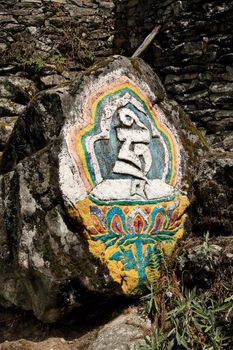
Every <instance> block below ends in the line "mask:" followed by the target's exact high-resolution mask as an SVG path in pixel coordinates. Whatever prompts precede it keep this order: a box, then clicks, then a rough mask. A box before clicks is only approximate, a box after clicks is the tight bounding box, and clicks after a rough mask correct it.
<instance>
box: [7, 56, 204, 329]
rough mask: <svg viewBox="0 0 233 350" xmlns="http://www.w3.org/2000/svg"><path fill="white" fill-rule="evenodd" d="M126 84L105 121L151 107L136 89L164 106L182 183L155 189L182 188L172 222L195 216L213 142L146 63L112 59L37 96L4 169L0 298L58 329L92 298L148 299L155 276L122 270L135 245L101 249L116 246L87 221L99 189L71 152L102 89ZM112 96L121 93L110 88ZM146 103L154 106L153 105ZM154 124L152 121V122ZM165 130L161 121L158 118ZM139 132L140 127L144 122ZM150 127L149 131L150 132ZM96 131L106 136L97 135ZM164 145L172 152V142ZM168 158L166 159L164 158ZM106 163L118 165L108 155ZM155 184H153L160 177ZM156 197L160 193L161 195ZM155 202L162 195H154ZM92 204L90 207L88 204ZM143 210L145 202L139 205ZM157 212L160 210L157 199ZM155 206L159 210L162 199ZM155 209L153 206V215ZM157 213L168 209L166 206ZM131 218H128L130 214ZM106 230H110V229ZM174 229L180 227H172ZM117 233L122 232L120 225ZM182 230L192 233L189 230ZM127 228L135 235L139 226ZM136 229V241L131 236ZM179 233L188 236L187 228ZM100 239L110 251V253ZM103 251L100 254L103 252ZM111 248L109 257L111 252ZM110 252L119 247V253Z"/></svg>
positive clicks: (15, 135) (13, 136) (10, 144)
mask: <svg viewBox="0 0 233 350" xmlns="http://www.w3.org/2000/svg"><path fill="white" fill-rule="evenodd" d="M128 79H130V80H128ZM122 81H124V82H125V81H126V82H125V83H124V84H126V90H124V89H123V92H122V95H119V96H118V95H117V98H115V99H113V100H111V99H112V95H111V94H110V97H109V98H110V102H109V105H108V104H106V102H104V101H105V100H103V103H105V105H104V106H105V107H104V108H105V109H104V110H103V112H101V117H102V116H104V117H105V116H108V114H106V113H110V117H111V118H113V116H114V115H115V114H114V113H115V111H116V110H117V111H118V108H120V107H121V108H126V107H124V106H125V104H126V103H129V102H127V101H131V99H132V101H133V102H132V103H134V104H136V105H137V108H138V110H139V108H141V109H142V108H145V107H142V106H143V105H141V104H140V103H142V102H140V101H141V100H140V99H139V97H138V99H139V100H136V98H135V97H134V95H133V94H134V93H135V92H132V91H134V90H133V89H134V85H135V86H139V87H138V89H145V92H144V93H145V94H146V95H145V96H148V97H147V98H150V103H151V104H150V106H154V108H157V109H156V111H157V112H156V113H158V116H160V118H161V125H165V124H163V121H164V120H166V128H168V126H169V125H170V129H169V130H171V131H166V130H167V129H165V126H161V128H164V130H165V131H164V133H165V132H167V133H168V135H170V134H169V132H170V133H171V132H172V133H174V135H175V136H167V138H169V137H170V141H169V142H170V143H169V145H170V148H168V146H161V147H167V148H166V149H167V152H170V153H168V154H170V157H171V159H173V158H174V159H175V160H176V162H177V163H174V165H173V168H171V165H170V163H168V161H167V160H166V162H165V160H164V162H165V165H164V167H165V170H164V171H168V170H167V169H170V170H169V173H168V175H169V174H170V173H171V174H173V176H174V178H175V176H177V179H176V182H175V184H174V188H173V187H172V186H171V185H169V184H167V183H165V182H163V181H162V180H160V179H158V178H155V181H157V180H158V181H160V182H161V183H160V185H159V186H158V185H157V187H156V188H153V191H154V190H156V191H159V193H160V191H161V188H162V189H164V188H165V190H166V191H167V189H169V191H171V190H172V192H173V191H177V192H175V194H174V196H175V197H174V196H173V197H172V199H170V197H168V200H169V201H168V203H169V204H168V203H167V201H166V202H164V211H165V213H167V212H166V210H167V211H168V214H166V215H173V212H174V211H175V210H177V207H178V206H179V205H180V203H182V207H181V208H179V210H181V214H179V215H178V217H179V220H178V221H177V225H180V220H185V218H186V216H185V215H183V214H184V211H185V208H186V206H187V202H188V199H187V197H186V196H185V194H187V196H190V190H191V187H190V186H191V182H192V177H193V175H194V169H195V168H196V162H197V161H198V157H200V156H201V155H203V154H204V153H205V151H206V149H208V147H207V146H206V143H205V140H204V139H203V137H202V135H201V134H200V133H199V132H198V131H197V130H196V128H195V126H194V125H193V124H192V123H191V122H190V120H189V119H188V117H187V116H186V115H185V114H184V112H183V111H182V110H181V109H180V108H179V106H178V105H177V103H175V102H172V101H169V100H168V99H167V97H166V94H165V91H164V89H163V86H162V85H161V83H160V81H159V79H158V77H157V76H156V75H155V74H154V73H153V72H152V70H151V69H150V68H149V66H147V65H146V64H145V63H144V62H143V61H142V60H140V59H134V60H129V59H127V58H125V57H121V56H114V57H110V58H108V59H106V60H105V61H103V62H100V63H99V64H98V65H96V66H93V67H92V68H91V69H89V70H87V71H86V72H85V73H83V74H82V75H81V76H80V77H79V78H77V79H76V80H75V81H73V82H69V83H67V84H66V85H64V86H61V87H55V88H53V89H50V90H46V91H44V92H43V93H40V94H38V95H37V96H35V97H34V98H33V99H32V100H31V102H30V104H29V106H28V108H27V111H26V113H25V114H24V115H23V116H22V117H20V118H19V119H18V121H17V124H16V125H15V127H14V130H13V132H12V134H11V136H10V139H9V141H8V143H7V146H6V148H5V150H4V153H3V156H2V158H1V163H0V168H1V173H2V176H1V184H0V191H1V194H0V198H1V204H0V211H1V217H2V218H3V220H2V225H1V231H0V237H1V238H0V241H2V242H3V243H2V245H1V248H0V249H1V250H0V257H1V260H0V270H1V274H0V283H1V284H4V288H3V289H0V297H1V300H4V305H6V304H7V303H8V304H10V305H15V306H17V307H21V308H23V309H31V310H33V312H34V314H35V315H36V317H38V318H39V319H41V320H43V321H46V322H53V321H55V320H57V319H58V318H60V317H62V316H63V314H65V313H67V312H68V311H69V310H71V309H73V308H74V307H79V306H81V305H83V303H84V301H85V300H86V298H87V295H90V296H91V295H92V293H94V295H98V297H99V298H100V300H101V299H104V298H106V297H108V298H109V297H111V296H116V295H125V296H131V295H132V291H133V293H134V290H135V288H138V289H137V294H138V295H141V293H142V291H143V288H145V283H146V277H145V276H146V273H143V274H142V277H141V275H139V272H140V273H141V270H140V271H139V272H138V270H135V269H134V266H136V267H135V268H138V265H137V264H135V265H132V266H131V265H129V264H128V265H127V261H128V260H127V259H128V257H127V255H126V260H123V263H122V262H121V265H120V264H119V263H118V260H117V259H118V258H119V256H121V255H122V256H123V255H124V254H130V249H131V246H129V244H134V242H133V243H127V245H126V247H127V249H126V248H124V247H123V248H122V250H121V251H120V250H119V249H120V248H118V247H119V246H118V245H116V244H115V242H114V241H113V242H111V244H110V245H109V246H107V245H106V248H104V250H102V249H103V244H105V241H107V240H108V239H109V236H108V231H107V233H106V234H107V237H106V239H105V237H103V238H104V240H103V243H101V242H97V240H96V237H95V236H92V234H93V235H94V234H95V231H93V230H95V227H94V226H93V227H92V226H90V225H94V224H93V223H96V224H97V225H98V222H97V221H94V220H95V219H93V221H92V219H88V218H89V216H90V217H91V214H92V212H91V210H92V208H97V209H98V208H99V207H97V206H96V203H95V202H92V201H91V199H90V198H89V192H88V191H90V190H87V188H86V187H85V185H84V183H83V182H82V181H83V179H82V178H81V177H80V174H83V173H82V172H81V171H78V170H77V167H76V165H75V162H74V158H73V153H70V152H71V151H69V148H68V147H70V144H69V142H70V141H68V140H69V137H70V136H69V135H72V134H70V131H71V130H72V132H73V130H74V129H73V128H74V126H76V127H77V125H78V126H79V125H82V124H80V123H83V122H85V123H86V121H85V118H86V116H88V118H90V117H91V114H89V113H88V114H87V115H86V114H84V115H83V111H84V112H85V111H86V108H87V107H86V103H87V102H86V101H89V98H90V96H92V94H96V93H97V92H98V89H102V88H103V86H104V87H105V89H106V86H107V87H108V84H113V86H114V84H116V83H117V84H119V82H121V84H122ZM127 82H128V83H127ZM127 84H129V86H130V87H131V85H132V87H131V88H130V87H128V85H127ZM130 84H131V85H130ZM110 86H111V85H110ZM117 86H118V85H117ZM119 86H120V87H121V86H122V85H119ZM124 86H125V85H123V87H124ZM127 89H128V90H127ZM130 89H131V90H132V91H131V90H130ZM135 89H136V88H135ZM110 91H112V90H111V89H110ZM135 91H137V90H135ZM117 93H118V92H117ZM131 94H132V95H131ZM101 96H102V95H101ZM142 96H143V95H142ZM103 98H104V97H103ZM144 98H146V97H144ZM7 101H9V100H7ZM137 101H138V102H137ZM139 102H140V103H139ZM115 103H117V105H115ZM118 103H119V105H118ZM147 103H148V106H149V102H147ZM109 106H110V107H109ZM119 106H120V107H119ZM122 106H123V107H122ZM93 108H94V107H93ZM109 108H110V109H109ZM121 108H120V109H121ZM135 108H136V107H135ZM148 108H149V107H148ZM150 108H152V107H150ZM109 111H110V112H109ZM139 111H140V110H139ZM142 111H144V112H142ZM145 111H146V110H144V109H142V110H141V112H140V113H142V115H143V116H144V115H146V114H145V113H146V112H145ZM154 111H155V109H154ZM113 112H114V113H113ZM85 113H86V112H85ZM138 113H139V112H138ZM147 113H149V112H147ZM154 113H155V112H154ZM143 116H142V117H141V118H143ZM156 116H157V114H156ZM158 116H157V117H153V118H155V120H156V118H159V117H158ZM117 118H118V116H117ZM147 118H149V117H148V116H147ZM150 118H151V119H148V123H149V122H150V123H152V120H154V119H152V117H150ZM136 120H137V119H136ZM142 120H143V119H142ZM107 122H108V123H109V121H108V120H105V122H102V123H101V127H102V128H103V127H105V125H106V123H107ZM126 123H127V121H126ZM157 123H159V122H158V121H157ZM164 123H165V121H164ZM90 125H92V124H90ZM143 125H144V124H143ZM152 125H153V124H152ZM139 127H141V124H140V123H139ZM96 128H97V126H96ZM145 128H146V130H147V127H145ZM151 128H152V126H151ZM75 130H76V129H75ZM83 130H86V129H85V128H84V129H83ZM97 130H99V129H98V128H97ZM127 130H128V129H127ZM132 130H133V129H132ZM153 132H155V131H153ZM101 135H102V134H101ZM146 135H147V134H146ZM159 135H160V134H159ZM162 135H163V134H162ZM159 137H164V139H165V140H166V138H165V136H159ZM100 140H101V139H100ZM106 140H108V139H106ZM175 140H177V141H175ZM178 141H179V143H178ZM104 142H105V141H104ZM160 142H161V141H160ZM167 142H168V141H167ZM176 142H177V143H176ZM72 144H73V143H72ZM161 144H162V145H163V144H165V145H166V143H165V141H164V143H162V142H161ZM73 145H74V144H73ZM172 145H173V146H172ZM172 147H174V149H175V151H174V153H171V152H172V151H171V149H172ZM75 149H76V148H73V146H72V152H73V151H74V152H76V151H75ZM106 151H107V152H109V149H108V148H107V147H106V146H105V143H104V144H103V152H106ZM95 154H96V153H95V152H94V153H92V155H91V156H92V157H94V156H95ZM100 154H101V156H102V152H101V153H97V155H98V156H100ZM163 154H166V153H165V151H164V153H162V155H163ZM163 157H165V156H161V161H162V162H163ZM106 158H108V159H111V158H110V157H107V156H106ZM114 162H116V160H114ZM113 165H114V164H113ZM107 166H108V165H107ZM95 169H96V168H95ZM103 169H104V168H103ZM173 169H176V171H174V170H173ZM107 170H108V168H107ZM176 174H177V175H176ZM178 174H179V175H178ZM169 176H170V175H169ZM107 179H108V178H107ZM152 179H153V181H154V177H153V178H152ZM156 179H157V180H156ZM120 181H121V178H120ZM164 181H165V180H164ZM103 182H104V181H103ZM101 183H102V182H100V184H101ZM122 184H124V182H123V183H122ZM126 184H128V182H127V183H126ZM96 187H97V186H96ZM118 187H119V185H118ZM119 188H120V187H119ZM112 189H113V190H114V191H115V190H116V189H117V186H112V187H110V189H109V190H108V191H105V192H103V193H101V192H100V195H101V196H102V195H104V196H107V195H108V192H109V191H110V194H111V191H112ZM94 190H95V188H94ZM117 190H118V189H117ZM124 191H125V190H124ZM137 191H138V190H137ZM151 193H152V194H153V192H151ZM169 193H170V192H169ZM156 195H157V194H156ZM127 196H128V194H127ZM130 196H131V194H130ZM132 196H133V195H132ZM143 196H144V195H143ZM153 196H155V195H154V194H153ZM157 196H158V195H157ZM176 196H177V197H176ZM181 196H182V197H181ZM114 198H115V197H114ZM127 198H128V197H127ZM130 198H131V197H130ZM140 198H141V197H140ZM146 198H147V197H146ZM156 198H157V197H156ZM159 198H161V194H159ZM166 198H167V197H166ZM174 198H177V200H175V199H174ZM110 199H111V198H110ZM83 200H84V201H86V203H87V204H83V203H84V202H82V201H83ZM159 200H160V202H159V203H163V202H161V199H159ZM90 201H91V202H90ZM89 202H90V203H91V207H88V206H87V208H86V207H85V205H89V204H88V203H89ZM80 203H81V204H80ZM104 203H106V205H104V207H106V206H107V207H106V208H107V210H109V213H110V214H111V212H112V211H111V212H110V210H111V209H108V206H109V205H110V202H109V200H107V202H106V201H105V202H104ZM130 203H131V202H130ZM133 203H134V202H133ZM136 203H137V202H136ZM139 203H141V202H140V201H139ZM146 203H147V202H146ZM77 205H78V206H77ZM138 205H139V204H136V205H134V204H133V205H132V206H131V204H130V205H129V210H133V209H134V206H135V208H136V209H135V210H139V209H138V208H139V207H138ZM148 205H149V206H150V205H151V204H150V202H149V203H148ZM153 205H156V206H157V205H159V204H158V203H157V202H156V203H155V204H153ZM153 205H152V209H153V210H154V207H153ZM104 207H103V206H102V204H101V207H100V208H99V209H98V210H99V211H101V210H102V209H104ZM85 208H86V209H85ZM116 208H118V207H116ZM77 209H78V210H77ZM97 209H96V210H97ZM113 209H114V206H113ZM157 209H159V210H160V207H158V208H157ZM157 209H156V210H157ZM119 210H121V209H119ZM93 213H94V212H93ZM143 213H144V214H143V215H144V217H145V218H146V219H143V220H148V219H147V216H148V215H149V214H150V210H149V211H148V213H149V214H148V213H147V212H144V211H143ZM125 214H126V215H127V208H126V211H125ZM86 215H87V219H86ZM102 215H103V213H102ZM132 215H134V211H132ZM164 215H165V214H164ZM169 217H170V216H169ZM86 220H87V221H86ZM88 220H90V221H88ZM122 220H123V219H122ZM135 220H136V219H135ZM172 220H173V219H172ZM174 220H176V217H174ZM166 222H167V221H166ZM99 225H100V223H99ZM101 225H104V222H103V223H101ZM117 225H119V223H118V224H117ZM129 225H130V224H129ZM145 225H146V224H145ZM172 225H176V224H174V222H173V221H172ZM139 226H140V225H139ZM114 227H115V226H113V229H114V230H115V229H117V227H118V226H116V227H115V228H114ZM124 227H125V226H124ZM145 227H147V226H145ZM166 227H167V226H166ZM172 227H173V226H172ZM110 229H111V228H109V230H110ZM166 229H167V228H166ZM181 229H182V230H183V226H182V228H181ZM98 230H99V231H98V233H99V232H100V233H101V234H102V230H103V227H102V228H98ZM128 230H131V228H130V226H129V229H128ZM172 230H173V229H172ZM176 231H177V230H175V231H174V232H176ZM117 232H118V231H117ZM127 232H128V231H127ZM130 232H131V231H129V235H130V237H129V239H132V233H130ZM146 232H147V231H146ZM169 232H170V231H169ZM172 232H173V231H172ZM179 232H180V235H181V231H179ZM149 234H150V233H148V234H147V235H149ZM95 235H96V234H95ZM114 235H115V236H116V235H117V236H116V237H117V240H118V241H119V245H120V240H121V238H122V237H121V235H122V231H120V233H118V234H117V233H114ZM115 236H114V237H115ZM179 237H180V236H179ZM97 238H98V237H97ZM110 238H111V236H110ZM111 239H112V238H111ZM96 242H97V243H98V244H99V243H100V244H101V250H100V249H99V248H98V247H99V246H97V245H96ZM174 243H175V241H174ZM117 244H118V243H117ZM150 244H151V241H149V243H148V246H146V249H147V254H148V256H149V254H151V251H152V250H153V249H157V246H156V245H155V244H153V245H150ZM96 246H97V250H95V248H96ZM168 246H169V244H168ZM109 247H110V250H107V249H108V248H109ZM111 249H114V250H112V251H111ZM117 249H118V250H117ZM105 251H107V254H111V255H110V257H108V255H106V256H105ZM153 252H154V251H153ZM156 252H157V251H156ZM114 254H115V255H114ZM132 254H133V253H132ZM156 254H157V253H156ZM146 257H147V256H143V259H145V264H147V263H148V261H147V260H146ZM114 259H115V260H114ZM134 259H138V257H137V256H136V258H134ZM148 259H149V258H148ZM135 261H136V260H135ZM143 261H144V260H143ZM143 263H144V262H143ZM138 264H139V266H143V267H142V268H143V269H145V267H144V265H140V264H141V262H138ZM119 266H120V267H119ZM121 266H122V267H121ZM145 266H147V265H145ZM140 268H141V267H140ZM124 269H125V270H124ZM135 275H136V277H135ZM138 276H139V277H138ZM148 278H149V277H148ZM125 281H126V282H125ZM141 281H142V282H141ZM139 282H140V283H141V284H140V283H139ZM137 286H138V287H137ZM88 300H89V299H88ZM89 302H91V300H89Z"/></svg>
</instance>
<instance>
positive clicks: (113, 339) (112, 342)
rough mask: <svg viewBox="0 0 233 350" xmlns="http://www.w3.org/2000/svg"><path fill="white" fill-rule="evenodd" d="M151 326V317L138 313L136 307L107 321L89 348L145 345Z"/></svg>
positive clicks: (115, 349) (125, 349)
mask: <svg viewBox="0 0 233 350" xmlns="http://www.w3.org/2000/svg"><path fill="white" fill-rule="evenodd" d="M150 328H151V322H150V320H149V319H147V318H146V319H145V318H143V317H142V316H140V315H139V314H138V311H137V309H136V308H134V309H132V310H131V311H130V312H129V313H128V314H123V315H120V316H118V317H117V318H115V319H114V320H113V321H111V322H109V323H107V324H106V325H105V326H104V327H103V328H102V329H101V330H100V331H99V333H98V335H97V338H96V339H95V341H94V342H92V344H91V345H90V346H89V347H88V348H87V350H109V349H111V350H134V349H135V347H136V346H137V347H139V345H141V346H143V345H145V340H144V337H145V333H146V331H149V330H150Z"/></svg>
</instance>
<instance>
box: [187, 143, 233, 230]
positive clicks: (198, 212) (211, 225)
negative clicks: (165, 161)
mask: <svg viewBox="0 0 233 350" xmlns="http://www.w3.org/2000/svg"><path fill="white" fill-rule="evenodd" d="M232 174H233V153H232V152H221V153H219V152H218V150H216V151H213V152H212V153H211V154H209V155H208V156H206V157H204V158H203V159H202V160H201V161H200V162H199V165H198V169H197V174H196V176H195V181H194V194H195V197H196V199H195V201H194V202H193V208H192V210H191V213H192V216H193V217H192V222H193V230H194V232H197V233H199V234H201V235H203V232H207V231H208V232H209V233H210V234H211V235H230V234H232V232H233V222H232V217H233V177H232Z"/></svg>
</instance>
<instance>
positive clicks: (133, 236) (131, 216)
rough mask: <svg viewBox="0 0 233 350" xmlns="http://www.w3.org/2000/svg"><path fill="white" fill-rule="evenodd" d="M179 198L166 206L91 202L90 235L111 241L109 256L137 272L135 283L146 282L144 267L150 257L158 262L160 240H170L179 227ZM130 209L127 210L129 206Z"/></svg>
mask: <svg viewBox="0 0 233 350" xmlns="http://www.w3.org/2000/svg"><path fill="white" fill-rule="evenodd" d="M178 207H179V202H173V204H172V205H170V206H169V207H168V208H165V207H163V206H156V207H154V208H153V209H152V210H151V207H145V208H142V207H133V208H132V209H131V207H129V206H128V207H120V206H114V207H112V208H110V209H108V208H107V209H106V207H100V206H91V208H90V210H91V214H92V217H93V224H94V226H92V227H90V228H89V229H90V231H91V234H92V239H93V240H95V241H100V242H102V243H104V244H105V248H106V249H108V248H109V247H111V246H113V245H115V247H116V251H115V253H113V254H112V255H111V257H110V260H116V261H121V262H122V264H123V266H124V269H125V270H130V269H135V270H136V271H137V273H138V279H139V282H138V287H139V288H142V287H143V285H145V282H146V267H148V266H149V265H150V261H151V259H153V261H154V262H157V263H158V264H159V262H160V260H161V248H160V246H161V244H160V243H162V242H164V241H166V242H169V241H170V242H171V241H174V235H175V234H176V232H177V231H178V230H180V229H181V228H182V226H181V220H180V218H179V210H178V209H177V208H178ZM130 209H131V210H130Z"/></svg>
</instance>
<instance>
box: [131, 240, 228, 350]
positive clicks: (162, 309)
mask: <svg viewBox="0 0 233 350" xmlns="http://www.w3.org/2000/svg"><path fill="white" fill-rule="evenodd" d="M196 250H197V252H196V253H197V255H198V256H201V255H202V256H203V253H205V255H206V256H208V261H209V262H210V264H212V262H213V261H214V259H215V257H216V255H217V253H218V249H217V248H216V246H215V245H211V244H210V243H209V240H208V236H207V237H205V240H204V242H203V244H202V245H200V246H198V247H197V249H196ZM163 264H164V267H163V271H162V274H161V275H162V277H161V278H160V279H159V280H157V281H156V282H155V283H152V284H151V285H150V293H149V294H148V295H146V296H144V297H142V300H143V303H144V311H145V313H146V314H147V315H148V316H149V317H150V319H151V322H152V326H151V330H150V336H148V335H147V336H145V343H144V344H143V345H142V344H141V345H138V346H137V347H136V350H183V349H188V350H222V349H226V350H231V349H233V336H232V328H233V324H232V323H233V322H232V319H233V294H232V295H229V292H230V291H229V288H228V287H224V286H221V288H228V290H226V295H228V297H225V298H223V296H221V298H216V295H215V296H213V295H211V291H210V290H207V291H206V292H203V291H201V292H200V291H199V290H198V289H197V288H193V289H187V288H185V287H184V285H182V281H179V280H178V278H177V276H176V273H175V271H174V270H171V269H168V268H167V266H166V262H165V260H164V259H163ZM231 292H232V289H231Z"/></svg>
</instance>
